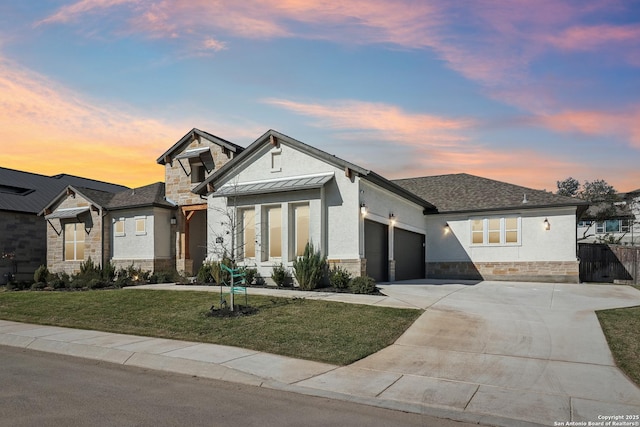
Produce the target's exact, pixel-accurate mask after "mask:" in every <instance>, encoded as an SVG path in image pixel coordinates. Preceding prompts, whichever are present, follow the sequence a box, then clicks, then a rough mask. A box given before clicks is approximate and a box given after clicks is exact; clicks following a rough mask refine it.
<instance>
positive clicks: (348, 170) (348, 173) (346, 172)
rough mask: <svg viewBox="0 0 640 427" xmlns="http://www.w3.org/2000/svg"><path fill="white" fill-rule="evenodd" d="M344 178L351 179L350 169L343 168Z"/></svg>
mask: <svg viewBox="0 0 640 427" xmlns="http://www.w3.org/2000/svg"><path fill="white" fill-rule="evenodd" d="M344 176H346V177H347V178H351V169H349V167H348V166H347V167H345V168H344Z"/></svg>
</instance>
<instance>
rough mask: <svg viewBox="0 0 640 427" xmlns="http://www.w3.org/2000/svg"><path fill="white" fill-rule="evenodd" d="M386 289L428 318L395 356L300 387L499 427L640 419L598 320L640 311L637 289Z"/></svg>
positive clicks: (389, 351)
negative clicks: (610, 312)
mask: <svg viewBox="0 0 640 427" xmlns="http://www.w3.org/2000/svg"><path fill="white" fill-rule="evenodd" d="M381 288H382V289H383V292H384V293H385V294H386V295H388V296H390V297H392V298H394V299H396V300H399V301H404V302H406V303H408V304H412V305H414V306H416V307H420V308H423V309H425V310H426V311H425V313H424V314H423V315H422V316H421V317H420V318H419V319H418V321H416V322H415V324H414V325H413V326H411V327H410V328H409V329H408V330H407V331H406V332H405V334H404V335H403V336H402V337H400V339H398V340H397V341H396V343H395V344H393V345H391V346H390V347H387V348H385V349H383V350H381V351H380V352H378V353H376V354H373V355H371V356H369V357H367V358H365V359H363V360H361V361H358V362H356V363H355V364H352V365H350V366H346V367H341V368H338V369H335V370H333V371H330V372H327V373H325V374H322V375H319V376H316V377H313V378H310V379H308V380H306V381H302V382H300V383H298V384H297V385H301V386H306V387H312V388H316V389H318V388H320V389H323V388H326V389H327V390H329V389H330V390H332V391H339V392H343V393H345V394H351V395H359V396H363V397H370V398H377V399H383V400H387V399H388V400H397V401H402V402H406V403H414V404H416V405H425V406H429V407H440V408H442V409H453V410H455V411H462V412H464V413H466V414H467V415H472V414H474V415H480V417H479V418H477V419H476V420H478V421H480V422H482V421H483V420H484V421H485V422H488V423H499V424H502V422H499V421H500V420H499V419H500V418H502V419H503V420H508V419H511V420H522V421H525V422H526V421H529V422H534V423H540V424H545V425H554V422H563V423H566V422H568V421H585V422H588V421H592V422H598V421H602V419H601V418H599V416H608V415H638V414H640V389H639V388H638V387H637V386H636V385H635V384H634V383H632V382H631V381H630V380H628V379H627V377H626V376H625V375H624V374H623V373H622V372H621V371H620V370H619V369H618V368H617V367H616V366H615V363H614V361H613V358H612V355H611V353H610V351H609V348H608V346H607V343H606V340H605V337H604V335H603V333H602V329H601V328H600V324H599V322H598V319H597V318H596V315H595V312H594V310H600V309H606V308H614V307H627V306H634V305H640V291H638V290H636V289H634V288H631V287H627V286H613V285H610V286H609V285H585V284H580V285H571V284H545V283H509V282H481V283H479V284H475V285H466V284H461V283H458V284H446V283H440V284H438V283H429V284H425V282H422V283H415V284H410V283H404V284H393V285H383V286H381ZM483 414H485V415H486V416H487V417H486V418H483V417H482V415H483ZM494 417H496V418H494ZM506 424H509V422H507V423H506ZM557 425H559V424H557Z"/></svg>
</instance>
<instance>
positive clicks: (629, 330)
mask: <svg viewBox="0 0 640 427" xmlns="http://www.w3.org/2000/svg"><path fill="white" fill-rule="evenodd" d="M636 288H638V289H639V290H640V287H636ZM596 314H597V315H598V320H600V325H602V330H603V332H604V335H605V336H606V337H607V342H608V343H609V348H610V349H611V353H613V358H614V359H615V361H616V364H617V365H618V367H619V368H620V369H622V370H623V371H624V372H625V373H626V374H627V376H629V378H631V379H632V380H633V381H635V383H636V384H638V385H640V339H638V331H640V307H630V308H616V309H613V310H603V311H597V312H596Z"/></svg>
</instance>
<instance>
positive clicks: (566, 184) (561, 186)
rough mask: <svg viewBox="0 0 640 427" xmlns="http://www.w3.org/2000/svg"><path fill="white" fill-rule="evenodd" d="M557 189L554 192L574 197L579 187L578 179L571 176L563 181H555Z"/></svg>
mask: <svg viewBox="0 0 640 427" xmlns="http://www.w3.org/2000/svg"><path fill="white" fill-rule="evenodd" d="M556 185H557V186H558V191H557V193H556V194H559V195H561V196H567V197H576V196H577V195H578V190H579V189H580V181H578V180H577V179H575V178H573V177H569V178H567V179H565V180H563V181H556Z"/></svg>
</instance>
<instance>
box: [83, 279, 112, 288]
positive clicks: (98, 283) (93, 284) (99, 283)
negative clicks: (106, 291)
mask: <svg viewBox="0 0 640 427" xmlns="http://www.w3.org/2000/svg"><path fill="white" fill-rule="evenodd" d="M105 287H107V284H106V283H105V282H104V280H102V279H91V280H89V282H87V288H89V289H101V288H105Z"/></svg>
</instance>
